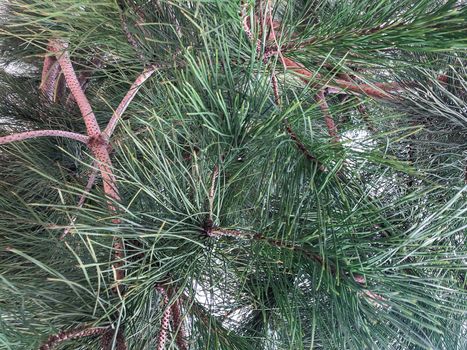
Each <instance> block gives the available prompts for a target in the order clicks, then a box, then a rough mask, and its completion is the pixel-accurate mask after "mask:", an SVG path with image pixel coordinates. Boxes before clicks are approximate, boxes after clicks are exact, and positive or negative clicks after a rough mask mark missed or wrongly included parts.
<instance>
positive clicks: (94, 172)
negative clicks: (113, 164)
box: [60, 164, 99, 240]
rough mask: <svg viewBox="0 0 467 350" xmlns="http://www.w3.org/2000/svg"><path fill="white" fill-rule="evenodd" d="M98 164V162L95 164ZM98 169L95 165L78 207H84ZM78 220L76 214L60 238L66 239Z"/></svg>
mask: <svg viewBox="0 0 467 350" xmlns="http://www.w3.org/2000/svg"><path fill="white" fill-rule="evenodd" d="M94 165H96V164H94ZM98 171H99V170H98V169H97V168H96V167H93V169H92V170H91V175H89V178H88V182H87V184H86V187H85V188H84V192H83V193H82V194H81V196H80V197H79V201H78V204H77V205H76V207H77V208H82V207H83V205H84V202H85V200H86V197H87V196H88V194H89V192H91V188H92V186H94V182H96V178H97V173H98ZM75 221H76V216H74V217H73V218H72V219H71V222H70V224H69V225H68V227H67V228H66V229H65V230H64V231H63V234H62V235H61V236H60V240H63V239H65V237H66V236H67V235H68V233H69V232H70V230H71V226H72V225H73V224H74V223H75Z"/></svg>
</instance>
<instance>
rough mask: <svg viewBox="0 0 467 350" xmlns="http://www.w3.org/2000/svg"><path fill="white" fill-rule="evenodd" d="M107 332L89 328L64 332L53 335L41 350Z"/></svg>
mask: <svg viewBox="0 0 467 350" xmlns="http://www.w3.org/2000/svg"><path fill="white" fill-rule="evenodd" d="M107 330H108V328H91V327H89V328H78V329H72V330H68V331H63V332H60V333H57V334H54V335H51V336H50V337H49V338H48V339H47V341H46V342H45V343H44V344H42V345H41V346H40V348H39V350H50V349H53V348H55V347H56V346H58V345H59V344H61V343H63V342H65V341H67V340H71V339H78V338H84V337H91V336H94V335H100V334H104V333H106V332H107Z"/></svg>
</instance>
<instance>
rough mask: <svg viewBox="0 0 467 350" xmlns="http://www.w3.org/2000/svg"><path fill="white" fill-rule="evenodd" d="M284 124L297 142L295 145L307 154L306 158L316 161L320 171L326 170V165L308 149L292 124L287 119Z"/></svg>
mask: <svg viewBox="0 0 467 350" xmlns="http://www.w3.org/2000/svg"><path fill="white" fill-rule="evenodd" d="M284 124H285V130H286V131H287V134H288V135H289V136H290V138H291V139H292V140H293V141H294V142H295V146H296V147H297V148H298V149H299V150H300V151H301V152H302V153H303V154H304V155H305V157H306V159H308V160H309V161H310V162H312V163H315V164H316V165H317V166H318V169H319V170H320V171H322V172H326V168H325V167H324V165H323V164H321V162H320V161H319V160H318V159H316V157H315V156H313V155H312V154H311V153H310V152H309V151H308V149H307V148H306V147H305V145H304V144H303V143H302V141H300V139H299V138H298V136H297V134H296V133H295V132H294V131H293V130H292V126H291V125H290V123H289V121H288V120H287V119H285V120H284Z"/></svg>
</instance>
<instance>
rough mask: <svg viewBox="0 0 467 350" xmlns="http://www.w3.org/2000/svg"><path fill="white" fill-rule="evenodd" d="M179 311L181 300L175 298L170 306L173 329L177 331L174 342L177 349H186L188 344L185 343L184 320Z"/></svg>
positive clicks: (180, 309)
mask: <svg viewBox="0 0 467 350" xmlns="http://www.w3.org/2000/svg"><path fill="white" fill-rule="evenodd" d="M181 311H182V307H181V302H180V299H177V300H175V302H174V303H173V304H172V306H171V313H172V318H173V326H174V331H175V332H177V335H176V337H175V343H176V344H177V347H178V350H188V345H187V343H186V339H187V335H186V329H185V324H184V323H185V322H184V320H183V316H182V312H181Z"/></svg>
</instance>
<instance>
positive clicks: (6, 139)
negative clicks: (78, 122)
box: [0, 130, 90, 145]
mask: <svg viewBox="0 0 467 350" xmlns="http://www.w3.org/2000/svg"><path fill="white" fill-rule="evenodd" d="M46 136H48V137H64V138H67V139H70V140H75V141H79V142H82V143H85V144H87V143H88V142H89V140H90V139H89V137H88V136H85V135H81V134H77V133H75V132H69V131H62V130H32V131H25V132H20V133H16V134H12V135H7V136H1V137H0V145H4V144H7V143H11V142H18V141H23V140H27V139H33V138H37V137H46Z"/></svg>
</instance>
